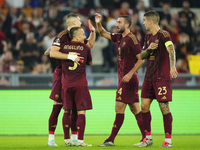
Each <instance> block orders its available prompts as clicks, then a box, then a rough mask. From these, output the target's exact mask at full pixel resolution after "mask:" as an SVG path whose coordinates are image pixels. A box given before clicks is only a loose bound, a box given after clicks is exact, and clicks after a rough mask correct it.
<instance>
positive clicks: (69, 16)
mask: <svg viewBox="0 0 200 150" xmlns="http://www.w3.org/2000/svg"><path fill="white" fill-rule="evenodd" d="M76 17H78V15H77V14H76V13H69V14H67V16H66V19H69V18H76Z"/></svg>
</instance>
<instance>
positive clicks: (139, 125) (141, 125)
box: [135, 111, 146, 139]
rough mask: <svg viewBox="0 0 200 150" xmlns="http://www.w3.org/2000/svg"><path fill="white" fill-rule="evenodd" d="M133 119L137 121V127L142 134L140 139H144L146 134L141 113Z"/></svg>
mask: <svg viewBox="0 0 200 150" xmlns="http://www.w3.org/2000/svg"><path fill="white" fill-rule="evenodd" d="M135 118H136V120H137V124H138V127H139V128H140V132H141V134H142V139H144V138H145V136H146V134H145V132H144V124H143V120H142V112H141V111H140V112H139V113H138V114H137V115H135Z"/></svg>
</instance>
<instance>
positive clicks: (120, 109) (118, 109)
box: [115, 107, 124, 113]
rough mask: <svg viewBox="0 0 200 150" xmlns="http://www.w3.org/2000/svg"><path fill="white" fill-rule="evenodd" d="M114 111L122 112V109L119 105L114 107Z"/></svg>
mask: <svg viewBox="0 0 200 150" xmlns="http://www.w3.org/2000/svg"><path fill="white" fill-rule="evenodd" d="M115 112H116V113H124V111H123V109H122V108H120V107H115Z"/></svg>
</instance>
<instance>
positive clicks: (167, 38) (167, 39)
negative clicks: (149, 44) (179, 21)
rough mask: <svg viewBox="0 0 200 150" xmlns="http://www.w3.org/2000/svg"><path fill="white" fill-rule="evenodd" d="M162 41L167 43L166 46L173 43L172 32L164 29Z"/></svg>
mask: <svg viewBox="0 0 200 150" xmlns="http://www.w3.org/2000/svg"><path fill="white" fill-rule="evenodd" d="M162 41H163V43H164V44H165V47H168V46H169V45H172V44H173V43H172V39H171V36H170V34H169V33H168V32H167V31H164V32H163V34H162Z"/></svg>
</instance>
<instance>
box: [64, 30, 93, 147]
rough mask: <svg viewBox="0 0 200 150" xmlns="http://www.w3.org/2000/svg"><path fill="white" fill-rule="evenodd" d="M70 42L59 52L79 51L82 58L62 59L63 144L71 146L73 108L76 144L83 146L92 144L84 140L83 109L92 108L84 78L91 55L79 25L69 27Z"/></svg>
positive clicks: (71, 52) (70, 52) (90, 63)
mask: <svg viewBox="0 0 200 150" xmlns="http://www.w3.org/2000/svg"><path fill="white" fill-rule="evenodd" d="M70 37H71V39H72V40H71V42H66V43H64V44H62V45H61V52H63V53H66V54H69V55H70V54H73V53H79V54H80V56H81V57H82V58H83V60H82V59H81V63H80V65H78V64H77V63H76V62H74V61H71V60H62V90H63V100H64V101H63V109H64V110H65V112H64V117H65V122H64V124H63V125H64V133H65V139H66V141H65V145H66V146H67V143H68V146H72V143H71V140H70V136H69V129H70V126H71V122H70V112H71V110H73V109H76V110H77V113H78V118H77V123H76V126H77V130H78V144H77V146H80V147H85V146H92V145H91V144H87V143H85V142H84V131H85V122H86V120H85V111H86V110H89V109H92V101H91V96H90V93H89V89H88V84H87V79H86V65H92V57H91V51H90V48H91V47H90V45H89V44H84V39H85V38H86V37H85V32H84V31H83V29H82V28H81V27H73V28H71V29H70Z"/></svg>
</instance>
